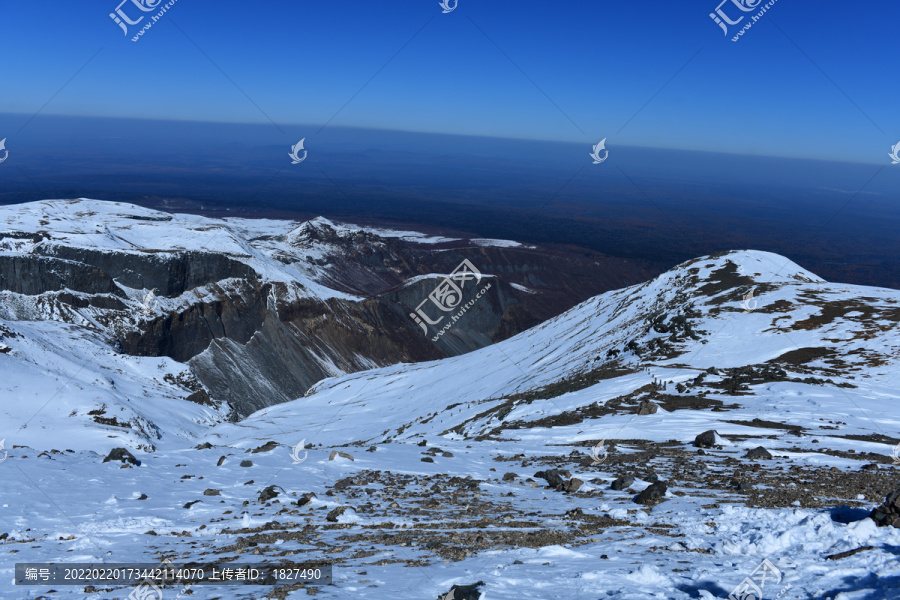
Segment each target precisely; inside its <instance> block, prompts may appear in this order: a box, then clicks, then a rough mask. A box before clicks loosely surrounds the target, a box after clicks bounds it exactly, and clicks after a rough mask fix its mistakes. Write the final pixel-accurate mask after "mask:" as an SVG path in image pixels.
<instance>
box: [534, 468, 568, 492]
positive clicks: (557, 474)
mask: <svg viewBox="0 0 900 600" xmlns="http://www.w3.org/2000/svg"><path fill="white" fill-rule="evenodd" d="M534 476H535V477H539V478H540V479H543V480H545V481H546V482H547V485H549V486H550V487H552V488H558V487H560V486H561V485H565V483H566V480H565V478H566V477H571V476H572V474H571V473H569V472H568V471H560V470H559V469H547V470H546V471H538V472H537V473H535V474H534Z"/></svg>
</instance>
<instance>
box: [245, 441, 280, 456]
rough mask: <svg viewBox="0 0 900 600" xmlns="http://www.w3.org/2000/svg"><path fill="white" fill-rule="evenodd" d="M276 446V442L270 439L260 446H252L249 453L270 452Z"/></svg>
mask: <svg viewBox="0 0 900 600" xmlns="http://www.w3.org/2000/svg"><path fill="white" fill-rule="evenodd" d="M277 447H278V442H275V441H271V440H270V441H268V442H266V443H265V444H263V445H262V446H260V447H258V448H254V449H253V450H251V451H250V453H251V454H259V453H260V452H271V451H272V450H274V449H275V448H277Z"/></svg>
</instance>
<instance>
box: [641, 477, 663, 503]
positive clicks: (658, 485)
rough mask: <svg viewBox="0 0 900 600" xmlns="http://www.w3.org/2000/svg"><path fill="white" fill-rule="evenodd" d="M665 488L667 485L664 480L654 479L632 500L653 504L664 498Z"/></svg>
mask: <svg viewBox="0 0 900 600" xmlns="http://www.w3.org/2000/svg"><path fill="white" fill-rule="evenodd" d="M667 489H668V487H667V486H666V484H665V482H662V481H654V482H653V483H651V484H650V487H648V488H647V489H645V490H644V491H643V492H641V493H640V494H638V495H637V498H635V499H634V501H635V502H637V503H638V504H646V505H647V506H654V505H656V504H659V503H660V502H662V501H663V500H665V496H666V490H667Z"/></svg>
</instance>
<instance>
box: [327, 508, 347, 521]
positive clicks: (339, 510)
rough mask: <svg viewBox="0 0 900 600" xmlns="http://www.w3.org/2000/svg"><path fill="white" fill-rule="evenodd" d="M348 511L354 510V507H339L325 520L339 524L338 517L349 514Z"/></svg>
mask: <svg viewBox="0 0 900 600" xmlns="http://www.w3.org/2000/svg"><path fill="white" fill-rule="evenodd" d="M347 509H350V510H353V507H352V506H338V507H337V508H335V509H334V510H332V511H330V512H329V513H328V515H327V516H326V517H325V520H326V521H328V522H330V523H337V520H338V517H340V516H341V515H342V514H344V513H345V512H347Z"/></svg>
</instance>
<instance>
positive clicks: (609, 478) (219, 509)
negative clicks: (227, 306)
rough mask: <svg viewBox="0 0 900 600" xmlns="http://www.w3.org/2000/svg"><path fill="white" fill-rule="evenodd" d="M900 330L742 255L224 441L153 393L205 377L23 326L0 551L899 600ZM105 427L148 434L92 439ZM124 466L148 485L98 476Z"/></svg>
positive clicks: (343, 385)
mask: <svg viewBox="0 0 900 600" xmlns="http://www.w3.org/2000/svg"><path fill="white" fill-rule="evenodd" d="M248 227H249V226H248ZM301 229H302V228H301ZM288 233H290V232H288ZM297 235H298V237H302V238H303V239H306V240H307V242H306V243H308V244H310V245H311V246H314V245H315V244H316V243H321V240H318V239H317V240H316V241H313V239H312V237H310V236H309V235H308V233H305V232H304V231H302V230H301V231H299V232H298V234H297ZM317 236H318V234H317ZM317 236H313V237H317ZM245 237H246V238H247V239H254V240H258V239H259V236H257V235H247V236H245ZM22 243H28V242H27V241H26V242H22ZM170 243H172V242H170ZM272 243H273V244H274V242H272ZM258 248H259V243H256V245H255V246H253V247H252V252H259V251H260V250H259V249H258ZM247 252H248V253H250V254H251V255H252V252H251V251H250V250H248V251H247ZM273 252H274V250H273ZM244 264H246V263H244ZM254 268H256V267H254ZM310 269H314V267H310ZM311 272H312V271H310V273H311ZM267 276H268V277H272V278H273V280H274V279H275V278H276V275H272V274H267ZM331 284H332V286H331V287H329V289H331V290H334V289H335V287H336V285H337V284H336V283H335V282H334V281H333V280H332V281H331ZM320 285H324V284H320ZM334 293H337V292H334ZM342 293H347V294H349V292H348V291H344V292H342ZM898 321H900V292H898V291H896V290H889V289H877V288H864V287H859V286H851V285H843V284H834V283H828V282H826V281H823V280H822V279H821V278H819V277H817V276H816V275H814V274H813V273H810V272H808V271H806V270H804V269H802V268H801V267H799V266H798V265H796V264H794V263H792V262H791V261H789V260H788V259H786V258H784V257H781V256H777V255H773V254H769V253H764V252H756V251H740V252H730V253H724V254H721V255H716V256H709V257H702V258H698V259H696V260H693V261H690V262H688V263H684V264H682V265H679V266H678V267H676V268H674V269H672V270H670V271H668V272H666V273H664V274H662V275H661V276H659V277H656V278H655V279H652V280H650V281H648V282H646V283H642V284H638V285H633V286H630V287H627V288H624V289H620V290H617V291H612V292H607V293H604V294H602V295H599V296H596V297H594V298H592V299H590V300H588V301H586V302H583V303H581V304H579V305H577V306H575V307H574V308H572V309H570V310H568V311H566V312H564V313H562V314H560V315H558V316H556V317H554V318H551V319H548V320H547V321H546V322H544V323H541V324H540V325H537V326H535V327H532V328H531V329H528V330H527V331H524V332H521V333H519V334H517V335H515V336H513V337H511V338H509V339H506V340H504V341H500V342H498V343H495V344H492V345H489V346H486V347H482V348H480V349H477V350H474V351H472V352H469V353H466V354H461V355H458V356H450V357H447V358H442V359H440V360H434V361H430V362H419V363H415V364H410V363H403V364H392V365H389V366H382V367H378V368H373V369H371V370H367V371H362V372H356V373H350V374H343V375H339V376H335V377H331V378H327V379H325V380H323V381H320V382H318V383H316V384H315V385H313V386H312V387H311V388H310V389H309V390H308V391H307V392H306V393H305V394H304V395H303V396H302V397H299V398H297V399H295V400H293V401H290V402H286V403H281V404H278V405H274V406H268V407H266V408H263V409H262V410H259V411H257V412H255V413H254V414H252V415H250V416H248V417H246V418H244V419H241V420H239V421H237V422H233V423H228V422H219V418H218V416H217V414H216V411H217V410H219V407H216V406H205V405H204V404H203V403H197V402H194V403H185V402H180V403H177V402H176V401H175V400H174V399H165V398H166V396H165V394H164V393H163V392H161V391H160V389H161V388H154V387H153V386H154V385H157V386H164V385H167V382H166V381H165V380H166V379H167V377H168V376H169V375H170V374H172V377H171V378H173V379H175V380H176V381H177V380H178V377H179V375H181V376H182V379H184V380H185V382H184V383H182V385H183V386H185V388H186V389H185V391H184V394H187V393H188V390H189V389H190V385H191V384H190V381H189V380H190V372H189V371H187V370H186V368H185V366H184V365H183V364H182V363H178V362H176V361H174V360H173V359H171V358H165V359H161V358H157V357H154V358H135V357H133V356H128V355H125V354H117V353H116V352H114V351H113V350H112V349H108V350H105V351H104V353H103V354H102V355H101V356H100V357H95V356H91V355H90V353H91V350H90V349H91V348H97V347H100V346H102V343H101V341H100V339H99V334H97V333H93V332H89V331H88V330H87V329H86V328H85V327H83V326H79V325H75V324H73V325H66V326H65V327H62V326H61V325H59V324H58V323H55V322H49V321H45V320H44V321H37V322H33V321H21V320H17V321H10V320H5V321H3V322H2V326H3V327H4V330H3V332H2V335H3V343H4V344H5V345H6V348H8V350H6V349H4V350H5V354H0V365H2V366H3V371H4V378H3V379H4V380H3V381H2V382H0V386H3V387H4V388H5V389H4V398H5V401H4V405H3V411H4V412H5V415H4V421H5V422H10V423H14V424H17V423H21V422H27V423H28V424H27V426H26V427H25V428H24V429H18V430H15V431H14V432H11V433H10V434H8V435H7V440H6V444H7V445H6V448H7V450H8V452H9V456H8V459H7V460H6V461H4V463H3V464H0V469H2V470H4V472H5V473H7V472H8V471H10V472H11V473H12V475H6V476H5V480H6V481H7V482H8V483H7V486H6V490H5V497H6V498H7V500H5V502H6V504H5V505H4V506H3V508H2V511H3V512H2V513H0V517H2V522H4V523H9V525H8V526H7V525H5V527H8V529H9V531H8V532H7V533H8V534H9V535H8V537H7V538H6V540H5V541H4V542H3V546H2V547H0V548H2V549H3V550H4V551H6V552H9V551H10V549H14V550H16V551H17V552H16V554H15V559H16V561H20V562H24V561H26V560H32V561H37V560H85V561H95V562H100V561H107V562H114V561H119V562H123V561H143V562H152V561H155V560H158V559H159V558H160V557H170V558H172V559H173V560H176V561H181V562H191V561H194V562H199V561H228V560H234V559H237V558H240V559H241V560H246V557H242V555H244V554H248V555H253V556H252V559H253V560H259V561H267V562H279V561H286V560H299V559H301V558H302V560H318V561H326V560H327V561H329V562H332V563H333V564H334V565H335V585H334V586H328V587H322V588H318V593H319V594H321V595H323V596H324V597H335V598H338V597H341V598H344V597H367V598H398V599H404V600H405V599H410V600H411V599H413V598H435V597H447V596H445V595H447V594H449V592H451V591H453V588H452V586H454V585H456V586H468V585H473V584H476V583H478V582H481V584H480V585H478V586H477V587H478V589H479V590H480V592H471V591H469V590H467V589H466V588H461V587H457V588H456V589H455V591H454V595H453V596H451V597H454V598H457V600H458V598H459V597H460V595H463V594H464V596H463V597H465V598H475V599H476V600H477V599H478V598H479V594H480V600H505V599H513V598H515V599H521V598H529V599H530V598H533V599H546V598H560V599H578V600H580V599H584V600H587V599H591V600H594V599H596V598H608V599H617V600H631V599H644V598H661V599H662V598H666V599H670V598H671V599H683V598H684V599H687V598H703V599H711V598H725V597H728V595H729V594H730V593H731V592H732V590H738V589H740V587H739V586H741V585H744V586H745V588H746V585H747V584H746V578H749V577H752V576H753V574H754V572H755V571H754V570H755V569H757V568H758V566H759V565H760V564H765V563H763V561H764V560H767V561H769V562H768V565H771V567H772V568H774V569H775V571H773V572H771V573H770V575H771V576H770V577H769V578H768V580H767V581H766V582H765V589H764V590H763V591H764V594H765V595H764V597H766V598H769V597H772V598H774V597H781V598H792V597H793V598H821V599H825V598H835V599H836V598H842V599H850V598H854V599H856V598H866V599H872V600H875V599H885V598H898V597H900V566H898V564H897V561H896V555H897V548H898V547H900V531H898V530H897V529H895V528H892V527H884V528H879V527H877V526H876V525H875V522H874V521H873V520H871V519H866V518H864V517H865V516H866V515H867V514H868V513H869V511H871V510H872V508H874V507H875V506H877V505H878V504H879V503H881V501H882V500H883V499H884V496H885V495H886V494H887V493H889V492H891V491H893V490H894V489H896V488H897V487H898V486H900V480H898V478H897V470H896V469H897V463H900V459H898V458H896V457H897V456H898V450H897V448H900V446H898V443H900V435H898V432H900V404H898V389H900V369H898V354H900V353H898V350H900V330H898V327H897V325H898ZM73 349H74V351H73ZM178 369H181V371H178ZM69 375H71V379H70V381H68V382H65V381H64V379H65V377H68V376H69ZM169 383H170V382H169ZM63 384H65V385H63ZM123 398H124V400H123ZM41 402H46V405H44V406H41ZM96 402H102V403H104V404H105V409H104V412H103V413H101V414H98V415H94V416H100V417H101V418H102V419H116V420H119V421H128V422H129V423H131V427H130V429H128V430H127V431H128V433H127V434H122V433H118V432H117V431H118V430H119V429H121V428H116V426H115V424H112V423H110V422H107V423H103V421H101V422H100V423H97V422H95V421H91V420H88V419H86V417H85V415H83V414H82V411H83V410H84V408H83V407H85V406H88V405H91V406H93V405H95V403H96ZM92 403H94V404H92ZM185 407H189V409H186V408H185ZM38 409H40V410H38ZM35 411H37V412H36V413H35ZM67 411H70V412H67ZM179 411H180V412H179ZM710 430H714V431H715V433H707V434H706V435H701V434H704V433H705V432H709V431H710ZM154 435H155V436H154ZM107 436H110V437H107ZM698 436H699V437H698ZM191 437H193V440H191V441H190V442H188V441H187V440H188V439H189V438H191ZM148 440H149V443H148ZM150 443H152V446H153V447H152V448H151V446H150ZM122 445H129V446H131V447H132V448H139V449H138V450H135V455H136V456H137V458H139V459H140V460H141V461H142V464H141V465H140V466H137V467H132V468H125V467H126V466H128V465H122V466H121V468H120V466H119V464H118V463H102V462H101V459H102V458H103V456H104V455H105V454H106V453H107V452H108V451H109V450H110V449H111V448H112V447H114V446H122ZM195 445H196V446H195ZM139 446H140V447H139ZM68 449H71V450H73V452H67V450H68ZM336 451H339V452H342V453H344V455H349V456H351V457H352V458H346V457H345V456H344V455H339V454H336V453H335V452H336ZM13 469H16V470H14V471H12V470H13ZM26 472H27V476H25V473H26ZM269 486H276V487H275V488H270V487H269ZM273 494H274V495H273ZM308 494H315V496H309V495H308ZM141 495H145V496H146V498H141ZM198 500H199V501H200V502H199V503H196V501H198ZM151 530H152V531H151ZM2 533H3V532H0V535H2ZM860 549H861V550H860ZM107 552H108V553H109V554H107ZM298 557H300V558H298ZM8 558H9V556H8ZM4 567H5V568H4V569H3V574H4V575H6V576H7V577H5V578H4V579H5V580H6V581H9V579H10V577H11V570H10V569H9V568H6V567H7V563H4ZM775 572H777V577H776V576H775V575H774V573H775ZM756 573H758V571H756ZM0 589H4V590H6V592H8V593H9V594H13V593H14V591H15V590H13V588H12V586H8V587H6V588H0ZM746 589H749V588H746ZM40 592H41V593H44V594H47V595H48V596H49V597H54V598H57V597H75V596H77V597H79V598H82V597H93V598H109V597H119V598H124V597H126V596H127V595H128V593H129V592H130V590H129V589H127V588H121V587H119V588H114V587H111V588H109V589H104V590H99V589H92V590H89V594H88V595H87V596H86V595H85V594H84V592H82V591H81V590H77V591H76V590H74V589H71V588H64V589H62V590H59V589H57V591H56V592H54V593H53V594H52V595H51V594H50V592H48V591H47V590H44V589H41V590H40ZM90 592H93V593H94V594H95V595H94V596H91V595H90ZM193 592H194V593H195V594H196V595H194V596H192V597H199V598H214V597H233V598H260V597H262V596H263V593H264V594H266V597H276V598H300V597H305V596H306V595H307V593H308V590H306V589H304V588H303V586H301V585H294V586H289V585H280V586H275V588H274V589H272V588H271V587H269V588H267V589H266V591H265V592H263V593H260V592H259V591H258V590H249V589H245V588H243V587H239V588H238V587H232V588H228V591H227V593H226V592H222V590H221V589H216V588H215V587H209V586H199V587H195V588H194V590H193ZM36 593H37V592H36ZM176 593H177V591H174V590H173V591H172V594H173V597H174V594H176ZM457 593H458V594H460V595H456V594H457ZM4 597H14V596H13V595H9V596H4ZM735 597H739V598H746V597H747V596H746V595H744V596H735ZM756 597H758V596H756Z"/></svg>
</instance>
